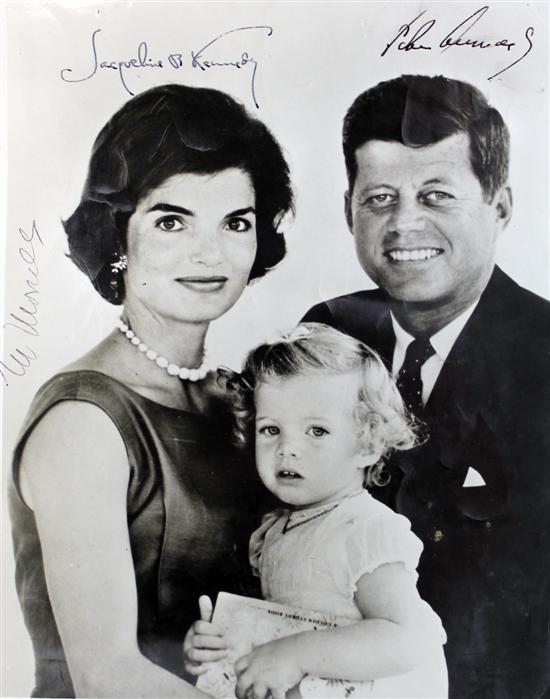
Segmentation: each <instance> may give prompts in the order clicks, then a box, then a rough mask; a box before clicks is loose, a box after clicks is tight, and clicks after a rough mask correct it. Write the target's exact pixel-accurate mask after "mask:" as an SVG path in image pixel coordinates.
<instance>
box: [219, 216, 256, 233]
mask: <svg viewBox="0 0 550 699" xmlns="http://www.w3.org/2000/svg"><path fill="white" fill-rule="evenodd" d="M225 225H226V227H227V228H229V230H230V231H235V232H236V233H246V232H247V231H249V230H250V229H251V228H252V224H251V223H250V221H248V220H247V219H246V218H231V219H229V221H227V223H226V224H225Z"/></svg>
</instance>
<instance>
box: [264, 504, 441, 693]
mask: <svg viewBox="0 0 550 699" xmlns="http://www.w3.org/2000/svg"><path fill="white" fill-rule="evenodd" d="M422 548H423V547H422V543H421V541H420V540H419V539H418V537H416V536H415V535H414V534H413V533H412V531H411V528H410V522H409V520H408V519H407V518H406V517H403V516H402V515H399V514H396V513H395V512H393V511H392V510H391V509H390V508H388V507H386V506H385V505H384V504H382V503H380V502H378V501H377V500H375V499H374V498H373V497H372V496H371V495H370V494H369V493H368V492H367V491H366V490H360V491H357V492H356V493H354V494H352V495H351V496H349V497H347V498H344V499H343V500H341V501H339V502H337V503H331V504H328V505H324V506H321V507H317V508H310V509H306V510H298V511H290V510H276V511H274V512H271V513H269V514H268V515H266V517H265V518H264V521H263V523H262V526H261V527H260V528H259V529H258V530H256V532H254V534H253V535H252V537H251V542H250V562H251V564H252V567H253V568H254V569H255V570H256V571H257V572H258V574H259V575H260V578H261V583H262V594H263V596H264V598H265V599H266V600H269V601H271V602H277V603H280V604H286V605H289V606H293V607H301V608H302V609H308V610H312V611H317V612H322V613H324V614H333V615H335V616H338V617H343V618H345V619H347V620H349V621H350V623H353V622H354V621H360V620H361V619H362V618H363V617H362V615H361V612H360V611H359V609H358V607H357V605H356V604H355V600H354V595H355V592H356V590H357V587H356V583H357V581H358V580H359V579H360V578H361V576H362V575H364V574H366V573H371V572H373V571H374V570H375V569H376V568H378V567H379V566H381V565H383V564H385V563H395V562H401V563H403V564H404V566H405V568H406V570H407V571H409V572H410V574H411V575H412V576H413V577H414V580H415V582H416V579H417V573H416V567H417V565H418V560H419V558H420V554H421V553H422ZM422 604H423V605H424V608H425V612H426V613H425V620H426V621H425V623H426V631H427V632H428V634H429V635H430V636H431V637H432V638H437V639H438V641H437V642H436V644H432V646H431V647H432V650H431V652H430V653H429V654H427V657H426V660H425V662H424V663H422V664H421V665H420V666H418V667H417V668H416V669H415V670H413V671H412V672H408V673H405V674H403V675H399V676H393V677H387V678H379V679H376V680H374V681H372V682H354V681H347V680H346V681H343V680H334V679H333V680H330V679H319V678H313V677H305V678H304V679H303V680H302V682H301V684H300V693H301V695H302V696H304V697H319V698H320V697H330V698H331V699H332V698H336V697H401V698H404V697H424V698H427V697H438V698H439V697H446V696H447V669H446V664H445V657H444V654H443V647H442V646H443V644H444V643H445V640H446V637H445V632H444V630H443V627H442V625H441V620H440V619H439V617H438V616H437V614H436V613H435V612H434V611H433V610H432V609H431V607H430V606H429V605H428V604H427V603H425V602H423V603H422ZM422 637H423V638H424V634H422ZM420 642H422V639H420V638H419V643H420ZM434 648H435V650H434ZM388 652H391V649H390V650H389V651H388ZM350 679H352V678H350Z"/></svg>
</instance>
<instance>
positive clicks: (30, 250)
mask: <svg viewBox="0 0 550 699" xmlns="http://www.w3.org/2000/svg"><path fill="white" fill-rule="evenodd" d="M19 236H20V238H21V241H22V242H21V244H20V247H19V250H18V254H19V258H20V260H21V262H22V263H23V264H24V265H26V273H27V275H28V276H27V278H26V279H25V285H24V289H26V291H23V297H24V299H23V301H22V302H21V305H20V306H19V308H18V309H17V312H16V313H14V312H11V313H9V314H8V317H9V318H10V319H11V320H8V321H6V322H5V323H4V325H3V326H2V327H3V328H4V329H5V328H14V329H15V330H16V331H17V332H19V333H24V334H26V335H31V336H33V337H38V336H39V335H40V332H39V330H38V306H39V302H38V294H39V293H40V291H39V285H40V277H39V269H38V259H37V246H36V243H37V242H38V243H40V245H44V241H43V240H42V237H41V236H40V233H39V232H38V228H37V226H36V222H35V221H33V222H32V228H31V232H30V233H29V234H27V233H26V232H25V231H24V230H23V229H22V228H20V229H19ZM37 358H38V355H37V354H36V352H35V351H34V350H33V349H32V347H29V345H25V346H24V347H16V348H15V349H14V350H13V352H11V353H10V355H9V358H7V359H6V361H5V362H4V361H0V367H1V368H0V376H2V379H3V381H4V385H5V386H9V383H8V376H9V375H10V374H11V375H13V376H25V374H26V373H27V369H28V368H29V366H30V365H31V362H33V361H34V360H35V359H37Z"/></svg>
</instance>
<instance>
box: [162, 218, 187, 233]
mask: <svg viewBox="0 0 550 699" xmlns="http://www.w3.org/2000/svg"><path fill="white" fill-rule="evenodd" d="M155 225H156V226H157V227H158V228H160V230H161V231H164V232H165V233H173V232H174V231H181V230H182V229H183V228H185V225H184V223H183V221H182V220H181V218H179V216H163V217H162V218H159V220H158V221H157V222H156V223H155Z"/></svg>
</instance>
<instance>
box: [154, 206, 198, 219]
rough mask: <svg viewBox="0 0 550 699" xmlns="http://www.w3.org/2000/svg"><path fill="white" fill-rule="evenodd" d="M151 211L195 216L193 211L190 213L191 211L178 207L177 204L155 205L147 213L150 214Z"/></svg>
mask: <svg viewBox="0 0 550 699" xmlns="http://www.w3.org/2000/svg"><path fill="white" fill-rule="evenodd" d="M151 211H175V212H176V213H178V214H185V216H194V215H195V214H194V213H193V212H192V211H189V209H185V208H184V207H183V206H176V204H162V203H160V204H155V205H154V206H152V207H151V208H150V209H148V210H147V213H148V214H149V213H151Z"/></svg>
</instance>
